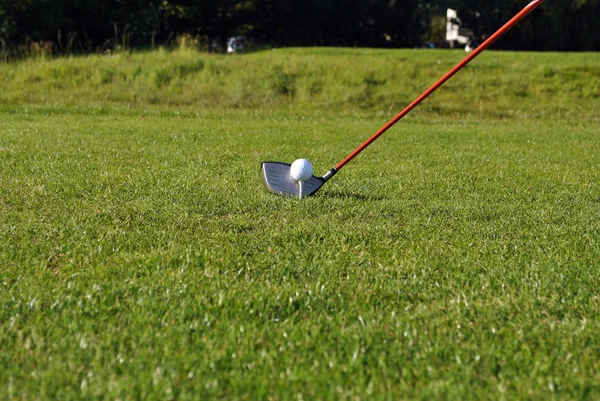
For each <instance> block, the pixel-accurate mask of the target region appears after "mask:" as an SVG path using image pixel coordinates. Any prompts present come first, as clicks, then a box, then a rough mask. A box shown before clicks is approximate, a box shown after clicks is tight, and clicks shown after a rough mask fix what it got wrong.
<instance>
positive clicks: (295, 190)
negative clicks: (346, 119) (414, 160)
mask: <svg viewBox="0 0 600 401" xmlns="http://www.w3.org/2000/svg"><path fill="white" fill-rule="evenodd" d="M543 2H544V0H534V1H532V2H531V3H529V4H528V5H527V6H526V7H525V8H524V9H523V10H521V11H520V12H519V13H518V14H517V15H515V16H514V17H513V18H512V19H511V20H510V21H508V22H507V23H506V24H504V26H502V27H501V28H500V29H498V30H497V31H496V32H495V33H494V34H493V35H492V36H490V37H489V38H488V39H487V40H486V41H485V42H483V43H482V44H481V45H480V46H479V47H477V48H476V49H475V50H473V51H472V52H471V53H469V55H468V56H467V57H465V58H464V60H462V61H461V62H460V63H458V64H457V65H456V66H455V67H454V68H452V69H451V70H450V71H448V72H447V73H446V75H444V76H443V77H442V78H441V79H440V80H439V81H437V82H436V83H435V84H434V85H433V86H431V87H430V88H429V89H427V90H426V91H425V92H423V94H421V95H420V96H419V97H418V98H417V99H415V100H414V101H413V102H412V103H411V104H409V105H408V106H407V107H406V108H405V109H404V110H402V111H401V112H400V113H398V114H397V115H396V116H395V117H394V118H393V119H392V120H391V121H390V122H388V123H387V124H386V125H384V126H383V127H382V128H381V129H380V130H379V131H377V132H376V133H375V134H374V135H373V136H371V137H370V138H369V139H367V141H366V142H365V143H363V144H362V145H360V146H359V147H358V148H356V150H355V151H353V152H352V153H350V154H349V155H348V156H347V157H346V158H345V159H344V160H342V161H341V162H339V163H338V164H337V165H336V166H335V167H333V168H332V169H331V170H329V171H328V172H327V173H326V174H325V175H324V176H322V177H315V176H312V177H311V178H309V179H308V180H307V181H305V182H304V184H303V185H302V186H300V185H299V183H298V182H297V181H296V180H294V179H293V178H292V176H291V175H290V166H291V165H290V164H287V163H281V162H262V163H261V172H262V176H263V180H264V183H265V186H266V187H267V190H269V191H270V192H272V193H274V194H278V195H282V196H292V197H300V198H303V197H305V196H311V195H314V194H315V193H316V192H317V191H318V190H319V189H321V187H322V186H323V185H324V184H325V183H326V182H327V181H329V179H330V178H331V177H333V176H334V175H335V174H336V173H337V172H338V171H339V170H340V169H341V168H342V167H344V166H345V165H346V164H348V162H349V161H350V160H352V159H354V158H355V157H356V156H357V155H358V154H359V153H360V152H362V151H363V150H364V149H365V148H366V147H367V146H369V145H370V144H371V143H372V142H373V141H375V140H376V139H377V138H379V137H380V136H381V135H382V134H383V133H384V132H386V131H387V130H388V129H390V128H391V127H392V126H393V125H394V124H396V123H397V122H398V121H399V120H400V119H402V118H403V117H404V116H405V115H407V114H408V113H410V111H411V110H412V109H414V108H415V107H417V106H418V105H419V104H420V103H421V102H422V101H423V100H425V99H426V98H427V97H428V96H429V95H431V94H432V93H433V92H435V91H436V90H437V89H438V88H439V87H440V86H442V85H443V84H444V83H445V82H446V81H448V80H449V79H450V78H452V77H453V76H454V74H456V73H457V72H458V71H460V70H461V69H462V68H463V67H464V66H466V65H467V64H468V63H469V62H471V60H473V59H474V58H475V57H477V56H478V55H479V54H480V53H481V52H483V51H484V50H485V49H487V48H488V47H489V46H490V45H491V44H492V43H494V42H495V41H496V40H497V39H498V38H500V37H501V36H502V35H504V34H505V33H506V32H507V31H508V30H510V29H511V28H512V27H513V26H515V25H516V24H517V23H518V22H519V21H521V20H522V19H523V18H525V17H526V16H527V15H528V14H529V13H531V12H532V11H533V10H535V9H536V8H537V7H538V6H539V5H540V4H542V3H543ZM300 188H302V189H300Z"/></svg>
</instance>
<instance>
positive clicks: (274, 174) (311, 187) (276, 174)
mask: <svg viewBox="0 0 600 401" xmlns="http://www.w3.org/2000/svg"><path fill="white" fill-rule="evenodd" d="M290 166H291V165H290V164H287V163H281V162H262V163H261V168H260V169H261V173H262V176H263V181H264V183H265V187H267V190H268V191H269V192H272V193H274V194H277V195H281V196H291V197H295V198H297V197H298V195H299V193H298V191H299V185H298V182H297V181H296V180H294V179H293V178H292V176H291V174H290ZM325 182H326V180H325V179H323V178H320V177H315V176H314V175H313V176H312V177H310V178H309V179H308V181H305V182H304V185H303V188H302V197H303V198H304V197H305V196H311V195H314V194H315V192H317V191H318V190H319V189H321V187H322V186H323V184H325Z"/></svg>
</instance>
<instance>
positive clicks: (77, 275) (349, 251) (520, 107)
mask: <svg viewBox="0 0 600 401" xmlns="http://www.w3.org/2000/svg"><path fill="white" fill-rule="evenodd" d="M461 57H463V54H461V53H460V52H454V51H414V50H360V49H341V50H334V49H289V50H284V49H278V50H277V51H270V52H262V53H255V54H249V55H242V56H233V57H225V56H217V55H204V54H197V53H193V52H190V51H178V52H173V53H169V52H165V51H155V52H149V53H134V54H131V55H128V54H120V55H119V54H118V55H116V56H110V57H104V56H97V55H96V56H88V57H74V58H69V59H58V60H26V61H22V62H18V63H9V64H1V65H0V172H1V174H0V306H1V307H0V367H1V368H0V397H1V398H3V399H8V400H50V399H61V400H80V399H120V400H138V399H139V400H141V399H144V400H169V399H174V400H188V399H212V398H218V399H228V400H235V399H240V400H254V399H269V400H292V399H293V400H319V399H328V400H337V399H347V400H358V399H389V400H396V399H472V400H481V399H490V400H492V399H493V400H496V399H507V400H515V399H540V400H541V399H544V400H546V399H598V398H599V397H600V158H599V156H598V155H600V125H599V124H598V123H599V122H600V108H599V107H598V103H599V102H598V100H599V97H600V74H599V72H600V70H599V68H598V65H599V64H598V61H599V57H598V55H596V54H558V53H501V52H489V53H487V54H484V55H482V56H481V60H479V59H478V60H476V61H474V63H473V65H472V66H471V67H469V68H468V69H467V70H466V71H464V73H462V75H459V76H457V77H455V78H454V79H453V80H452V81H450V82H449V83H448V86H447V87H446V86H445V87H443V88H442V89H440V90H439V93H436V94H435V95H434V96H432V98H431V99H429V100H427V101H426V103H425V104H424V105H423V106H421V107H420V108H419V109H418V110H416V111H415V113H414V114H411V115H410V116H409V117H407V118H406V119H405V120H403V121H402V122H400V123H398V125H397V126H395V127H394V128H393V129H392V130H390V132H388V133H386V134H385V135H384V136H383V137H382V138H381V139H379V140H378V141H377V142H375V143H374V144H373V145H371V146H370V147H369V148H368V149H367V150H365V152H363V153H362V154H361V156H359V157H358V158H357V159H356V160H354V161H352V162H351V163H350V164H349V165H348V166H347V167H345V168H344V169H343V170H342V171H340V173H339V174H338V175H336V176H335V177H334V178H333V179H332V180H331V181H329V182H328V183H327V185H326V186H324V187H323V188H322V189H321V190H320V191H319V192H318V193H317V194H316V196H314V197H312V198H307V199H305V200H303V201H298V200H297V199H288V198H280V197H277V196H274V195H272V194H269V193H268V192H266V191H265V190H264V188H263V187H262V183H261V178H260V175H259V166H260V162H261V161H263V160H282V161H287V162H291V161H293V160H294V159H296V158H299V157H307V158H309V159H310V160H311V161H312V162H313V164H314V165H315V170H316V173H318V174H323V173H325V172H326V171H327V170H329V169H330V168H331V167H332V166H333V165H334V164H336V163H337V162H339V161H340V160H341V159H342V158H343V157H345V156H346V155H347V154H348V153H350V152H351V151H352V150H353V149H354V148H355V147H356V146H358V145H359V144H360V143H361V142H363V141H364V140H365V139H366V138H367V137H368V136H369V135H370V134H372V133H373V132H375V131H376V130H377V129H378V128H379V127H380V126H382V125H383V124H384V123H385V122H387V121H388V120H389V119H390V118H391V117H392V116H393V115H394V113H395V112H396V111H398V110H399V109H400V108H401V107H402V106H403V105H404V104H405V103H406V102H405V100H406V101H410V100H412V99H411V97H414V95H418V94H419V93H420V92H421V91H422V90H424V89H426V87H427V85H428V84H431V83H433V82H434V81H435V80H436V79H437V78H438V77H439V76H441V75H442V74H443V73H444V72H445V71H446V70H448V69H449V68H450V67H451V66H452V65H453V63H455V62H456V61H458V60H460V58H461ZM194 65H196V69H195V70H194V67H193V66H194ZM199 65H202V67H198V66H199ZM182 66H187V67H182ZM240 66H243V68H242V67H240ZM344 69H346V70H347V71H346V72H343V73H342V70H344ZM61 71H62V72H61ZM102 71H113V73H112V74H113V75H112V76H111V78H110V79H108V78H106V77H105V78H106V79H105V80H104V81H103V78H102V77H103V75H102V74H105V73H104V72H102ZM136 71H137V72H136ZM161 71H162V72H161ZM182 71H183V72H182ZM61 74H62V75H61ZM106 74H108V73H106ZM161 74H162V75H161ZM109 75H110V74H109ZM161 76H162V77H163V78H160V77H161ZM167 76H168V77H169V78H165V77H167ZM157 77H159V78H157ZM315 82H317V83H315Z"/></svg>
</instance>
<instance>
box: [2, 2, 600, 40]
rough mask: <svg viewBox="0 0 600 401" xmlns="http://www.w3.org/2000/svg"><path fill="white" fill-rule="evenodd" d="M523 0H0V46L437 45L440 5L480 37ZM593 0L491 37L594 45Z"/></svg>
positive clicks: (441, 30)
mask: <svg viewBox="0 0 600 401" xmlns="http://www.w3.org/2000/svg"><path fill="white" fill-rule="evenodd" d="M527 1H528V0H445V1H441V0H412V1H410V0H404V1H403V0H288V1H281V0H165V1H160V0H150V1H149V0H23V1H21V0H0V46H2V48H3V49H5V50H6V49H9V48H13V49H14V48H18V47H19V46H21V47H23V46H27V45H30V46H31V45H34V44H37V46H43V44H50V45H49V46H52V47H53V48H54V49H55V50H61V49H62V50H63V51H64V50H65V49H68V50H70V51H72V52H90V51H97V50H99V49H103V48H112V47H115V46H124V47H128V48H143V47H150V46H156V45H164V44H169V43H173V42H174V41H175V40H176V38H177V37H179V36H181V35H187V36H188V37H191V38H196V39H195V40H196V42H197V43H199V44H203V45H204V46H205V47H206V48H207V49H213V50H217V49H219V48H222V46H223V45H224V44H225V41H226V38H227V37H230V36H237V35H242V36H245V37H247V38H249V39H251V40H252V41H253V42H254V43H258V44H261V45H264V46H315V45H317V46H360V47H414V46H419V45H420V44H421V43H422V42H423V41H425V40H426V41H430V42H434V43H436V44H437V45H443V43H444V36H445V24H446V19H445V14H446V9H447V8H454V9H456V10H457V11H458V13H459V17H460V19H461V20H462V21H463V23H464V24H465V25H467V26H468V27H469V29H470V30H471V31H472V33H473V35H474V36H476V37H477V38H481V39H484V38H485V37H486V36H487V35H490V34H491V33H492V32H494V31H495V30H496V29H497V28H498V27H499V26H501V25H502V24H503V23H504V22H506V21H507V20H508V19H509V18H511V17H512V16H513V15H514V14H515V13H516V12H518V11H519V10H521V9H522V8H523V7H524V6H525V5H526V2H527ZM599 9H600V0H549V1H546V2H545V3H544V4H543V5H542V6H541V7H539V8H538V9H537V10H536V11H535V12H534V14H533V15H531V16H529V17H528V18H527V19H525V20H524V21H523V22H522V23H521V24H519V25H518V26H517V27H516V28H515V29H514V30H513V31H511V32H509V33H508V34H507V35H506V37H505V38H504V39H503V40H502V41H500V42H498V43H497V44H495V45H494V46H495V48H497V49H514V50H520V49H523V50H558V51H563V50H570V51H578V50H587V51H594V50H600V35H599V33H598V29H597V24H596V21H598V20H599V18H600V15H599Z"/></svg>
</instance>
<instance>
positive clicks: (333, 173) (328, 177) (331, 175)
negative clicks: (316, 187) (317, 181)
mask: <svg viewBox="0 0 600 401" xmlns="http://www.w3.org/2000/svg"><path fill="white" fill-rule="evenodd" d="M337 172H338V169H337V168H335V167H334V168H332V169H331V170H329V171H328V172H327V173H325V175H324V176H323V177H322V178H323V180H324V181H328V180H329V179H330V178H331V177H333V176H334V175H335V174H336V173H337Z"/></svg>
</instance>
